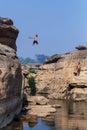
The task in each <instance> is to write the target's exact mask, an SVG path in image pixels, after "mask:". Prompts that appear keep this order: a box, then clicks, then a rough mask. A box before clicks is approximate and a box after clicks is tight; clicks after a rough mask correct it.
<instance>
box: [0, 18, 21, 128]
mask: <svg viewBox="0 0 87 130" xmlns="http://www.w3.org/2000/svg"><path fill="white" fill-rule="evenodd" d="M18 33H19V31H18V29H16V27H14V26H13V21H12V20H11V19H8V18H0V128H2V127H4V126H6V125H7V124H8V123H10V122H11V121H12V120H13V118H14V117H15V115H17V114H18V113H19V112H20V110H21V107H22V94H21V87H22V73H21V65H20V63H19V60H18V57H17V55H16V50H17V47H16V38H17V36H18Z"/></svg>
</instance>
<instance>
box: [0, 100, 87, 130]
mask: <svg viewBox="0 0 87 130" xmlns="http://www.w3.org/2000/svg"><path fill="white" fill-rule="evenodd" d="M51 103H52V104H57V103H58V104H60V105H61V106H62V107H61V108H58V109H57V112H56V114H55V118H54V124H48V123H46V122H44V121H42V120H41V119H40V118H39V119H38V123H37V124H35V125H31V124H29V123H28V122H26V121H24V122H13V123H12V124H10V125H9V126H7V127H6V128H4V129H2V130H87V103H86V102H66V101H61V100H56V101H51Z"/></svg>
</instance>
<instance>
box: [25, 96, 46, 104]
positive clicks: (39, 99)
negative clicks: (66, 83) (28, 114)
mask: <svg viewBox="0 0 87 130" xmlns="http://www.w3.org/2000/svg"><path fill="white" fill-rule="evenodd" d="M27 100H28V102H29V104H37V105H45V104H47V103H48V102H49V100H48V99H47V98H45V97H43V96H29V97H28V99H27Z"/></svg>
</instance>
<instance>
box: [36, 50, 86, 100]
mask: <svg viewBox="0 0 87 130" xmlns="http://www.w3.org/2000/svg"><path fill="white" fill-rule="evenodd" d="M52 59H53V57H52V58H50V59H48V60H47V61H46V62H45V64H43V65H42V66H40V68H39V70H38V72H37V76H36V87H37V90H38V93H47V94H48V95H49V96H48V97H49V98H53V99H73V100H87V50H77V51H73V52H70V53H66V54H61V55H56V56H54V59H53V60H52ZM55 59H56V60H55ZM78 62H80V63H81V71H80V75H79V76H75V75H74V71H75V68H76V66H77V64H78Z"/></svg>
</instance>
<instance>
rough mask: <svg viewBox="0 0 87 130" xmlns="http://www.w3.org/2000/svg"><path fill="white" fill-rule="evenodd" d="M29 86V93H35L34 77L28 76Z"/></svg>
mask: <svg viewBox="0 0 87 130" xmlns="http://www.w3.org/2000/svg"><path fill="white" fill-rule="evenodd" d="M28 83H29V87H30V88H31V92H30V94H31V95H32V96H34V95H35V94H36V85H35V79H34V77H30V78H29V80H28Z"/></svg>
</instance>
